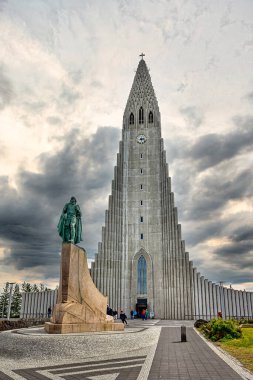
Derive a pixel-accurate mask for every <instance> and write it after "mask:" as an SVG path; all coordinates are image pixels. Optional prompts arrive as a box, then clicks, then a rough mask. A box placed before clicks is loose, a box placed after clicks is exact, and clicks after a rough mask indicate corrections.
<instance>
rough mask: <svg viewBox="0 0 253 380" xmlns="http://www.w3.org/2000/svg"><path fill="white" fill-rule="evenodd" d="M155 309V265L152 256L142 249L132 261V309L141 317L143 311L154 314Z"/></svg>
mask: <svg viewBox="0 0 253 380" xmlns="http://www.w3.org/2000/svg"><path fill="white" fill-rule="evenodd" d="M153 308H154V286H153V263H152V258H151V257H150V255H149V254H148V253H147V252H146V251H145V250H144V249H143V248H142V249H140V251H139V252H137V253H136V255H135V256H134V258H133V261H132V279H131V309H132V310H135V311H136V312H137V313H138V314H139V315H141V312H142V310H144V309H145V310H146V309H148V311H149V312H153V311H154V310H153Z"/></svg>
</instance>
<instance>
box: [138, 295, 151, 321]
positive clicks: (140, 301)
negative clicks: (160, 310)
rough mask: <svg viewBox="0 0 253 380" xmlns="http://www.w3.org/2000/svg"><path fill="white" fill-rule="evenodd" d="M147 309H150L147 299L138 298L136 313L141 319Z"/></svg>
mask: <svg viewBox="0 0 253 380" xmlns="http://www.w3.org/2000/svg"><path fill="white" fill-rule="evenodd" d="M147 308H148V300H147V298H137V304H136V312H137V316H138V317H139V318H141V313H142V311H143V310H146V309H147Z"/></svg>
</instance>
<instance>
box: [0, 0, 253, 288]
mask: <svg viewBox="0 0 253 380" xmlns="http://www.w3.org/2000/svg"><path fill="white" fill-rule="evenodd" d="M142 51H143V52H144V53H145V54H146V56H145V60H146V63H147V65H148V67H149V68H150V74H151V78H152V82H153V85H154V89H155V92H156V95H157V98H158V102H159V106H160V111H161V117H162V135H163V138H164V140H165V147H166V151H167V160H168V163H169V167H170V175H171V177H172V187H173V191H174V192H175V200H176V206H177V207H178V211H179V221H180V223H181V224H182V231H183V238H184V239H185V241H186V247H187V250H188V251H189V252H190V257H191V259H192V260H193V262H194V266H197V268H198V270H199V271H201V273H202V274H203V275H205V276H206V277H208V278H209V279H211V280H213V281H217V282H218V281H225V283H226V284H231V283H232V284H233V286H234V288H236V289H244V288H245V289H251V290H253V202H252V199H253V195H252V190H253V173H252V166H253V152H252V147H253V70H252V67H253V2H252V0H240V1H238V0H212V1H210V0H139V1H138V0H117V1H116V0H106V1H104V0H71V1H69V0H0V131H1V133H0V287H2V285H3V283H4V282H5V281H16V282H22V281H24V280H26V281H29V282H37V283H40V282H42V283H45V284H47V285H48V286H51V287H54V286H55V285H56V284H57V282H58V275H59V251H60V246H61V240H60V238H59V237H58V236H57V231H56V225H57V222H58V219H59V216H60V213H61V210H62V207H63V205H64V204H65V203H66V202H67V201H68V200H69V198H70V196H72V195H75V196H76V197H77V200H78V202H79V204H80V206H81V209H82V212H83V222H84V242H83V246H84V247H85V248H86V250H87V252H88V255H89V258H90V259H92V258H93V256H94V253H95V252H96V250H97V243H98V241H100V240H101V227H102V225H103V223H104V211H105V209H106V208H107V204H108V195H109V193H110V188H111V180H112V177H113V167H114V165H115V164H116V154H117V152H118V145H119V140H120V138H121V127H122V116H123V111H124V107H125V105H126V101H127V97H128V94H129V91H130V88H131V85H132V81H133V77H134V73H135V70H136V68H137V65H138V61H139V54H140V53H141V52H142Z"/></svg>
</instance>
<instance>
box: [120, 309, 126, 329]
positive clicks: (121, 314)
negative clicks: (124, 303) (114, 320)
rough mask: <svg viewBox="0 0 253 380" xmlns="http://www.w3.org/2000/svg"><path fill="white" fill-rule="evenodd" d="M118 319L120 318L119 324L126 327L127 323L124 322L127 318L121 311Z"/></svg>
mask: <svg viewBox="0 0 253 380" xmlns="http://www.w3.org/2000/svg"><path fill="white" fill-rule="evenodd" d="M119 317H120V319H121V322H122V323H123V324H124V323H125V324H126V325H127V321H126V320H127V316H126V314H125V313H124V312H123V310H121V311H120V316H119Z"/></svg>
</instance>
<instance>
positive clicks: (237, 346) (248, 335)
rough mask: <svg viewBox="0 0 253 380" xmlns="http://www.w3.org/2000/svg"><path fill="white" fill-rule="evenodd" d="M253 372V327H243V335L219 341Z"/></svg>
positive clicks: (224, 348) (221, 345)
mask: <svg viewBox="0 0 253 380" xmlns="http://www.w3.org/2000/svg"><path fill="white" fill-rule="evenodd" d="M217 344H218V345H219V346H220V347H221V348H222V349H223V350H225V351H227V352H228V353H229V354H231V355H232V356H234V357H235V358H236V359H238V360H239V361H240V362H241V363H242V364H243V365H244V367H245V368H247V369H249V370H250V371H252V372H253V328H245V329H242V337H241V338H239V339H231V340H227V341H226V342H219V343H217Z"/></svg>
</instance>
